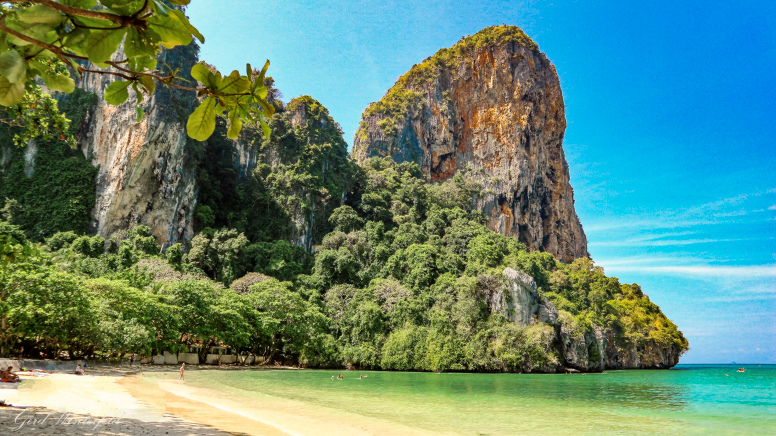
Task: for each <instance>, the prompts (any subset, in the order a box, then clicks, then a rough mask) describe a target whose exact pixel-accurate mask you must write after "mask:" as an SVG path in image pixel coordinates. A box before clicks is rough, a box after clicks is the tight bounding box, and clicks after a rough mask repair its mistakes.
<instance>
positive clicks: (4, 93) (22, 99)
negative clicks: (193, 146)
mask: <svg viewBox="0 0 776 436" xmlns="http://www.w3.org/2000/svg"><path fill="white" fill-rule="evenodd" d="M188 3H189V0H168V1H162V0H100V1H97V0H60V1H55V0H31V1H24V2H22V1H8V2H2V5H0V105H2V106H5V107H6V108H9V109H7V111H6V112H7V115H8V117H9V120H10V121H8V123H10V124H14V125H24V126H25V127H26V132H27V133H25V134H22V135H20V137H19V138H18V141H19V143H21V141H23V140H24V139H30V138H32V137H35V136H39V135H50V134H51V133H52V132H53V131H62V132H64V130H66V128H67V121H66V119H64V117H62V116H61V115H59V113H58V111H57V108H56V104H55V103H52V100H51V98H50V97H49V96H48V94H44V93H41V91H40V88H39V86H38V83H37V80H41V81H42V82H43V83H44V84H45V86H46V87H47V88H48V89H50V90H53V91H59V92H64V93H71V92H73V90H74V89H75V81H74V80H73V78H72V77H71V75H70V71H74V72H75V74H78V75H80V74H83V73H86V72H88V73H94V74H106V75H111V76H114V77H116V79H117V80H116V81H114V82H112V83H111V84H110V85H109V86H108V88H107V89H106V90H105V94H104V98H105V101H106V102H108V103H110V104H114V105H119V104H122V103H124V102H125V101H127V99H128V98H129V92H130V90H132V91H133V92H134V93H135V94H136V95H137V99H136V110H137V119H138V121H140V120H141V119H142V117H143V111H142V107H141V106H140V103H141V102H142V101H143V99H144V97H145V96H148V95H150V94H152V93H153V92H154V91H155V90H156V87H157V85H161V86H168V87H173V88H178V89H183V90H188V91H192V92H195V93H197V96H198V97H200V98H201V99H202V102H201V103H200V105H199V106H198V107H197V108H196V109H195V110H194V111H193V113H191V115H190V116H189V119H188V123H187V125H186V130H187V132H188V135H189V136H190V137H192V138H194V139H196V140H198V141H204V140H205V139H207V138H209V137H210V136H211V135H212V134H213V131H214V129H215V120H216V116H217V115H221V114H224V113H226V116H227V118H228V120H229V130H228V133H227V135H228V136H229V138H233V139H234V138H237V136H238V135H239V133H240V130H241V129H242V126H243V125H244V124H245V123H258V124H260V125H261V126H262V128H263V129H264V130H265V132H266V133H267V135H269V133H268V132H269V127H268V126H267V124H266V123H265V121H264V119H265V118H268V117H271V116H272V114H273V113H274V107H273V106H272V105H270V104H269V103H267V87H266V86H265V85H264V77H265V74H266V71H267V68H268V67H269V61H267V62H266V63H265V64H264V67H263V68H262V69H261V70H255V69H253V68H252V67H251V65H250V64H247V65H246V72H245V75H243V74H240V72H238V71H237V70H235V71H232V72H231V73H230V74H228V75H226V74H222V73H221V72H219V71H217V70H215V68H213V67H212V66H208V65H205V64H203V63H199V64H196V65H194V67H193V68H192V69H191V76H192V77H193V78H194V79H195V80H196V81H197V82H198V83H199V85H195V84H193V83H186V81H185V79H183V78H182V77H181V76H180V72H179V71H177V70H169V71H165V70H164V67H162V66H159V65H157V64H158V62H157V56H158V54H159V53H160V52H161V50H163V49H171V48H174V47H176V46H181V45H187V44H190V43H191V42H192V39H193V38H196V39H198V40H199V41H200V42H204V40H205V38H204V37H203V36H202V34H200V32H199V31H198V30H197V29H196V28H195V27H194V26H192V25H191V23H189V20H188V18H186V15H185V14H184V13H183V10H182V7H183V6H185V5H187V4H188ZM122 43H123V45H122ZM62 139H65V135H64V134H63V137H62Z"/></svg>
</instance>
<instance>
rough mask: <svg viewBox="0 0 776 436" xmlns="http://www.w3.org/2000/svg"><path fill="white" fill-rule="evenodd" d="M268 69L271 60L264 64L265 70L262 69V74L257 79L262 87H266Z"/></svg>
mask: <svg viewBox="0 0 776 436" xmlns="http://www.w3.org/2000/svg"><path fill="white" fill-rule="evenodd" d="M268 68H269V59H267V62H264V68H262V69H261V73H259V77H258V78H257V79H256V80H258V81H259V83H261V84H262V85H264V76H266V74H267V69H268Z"/></svg>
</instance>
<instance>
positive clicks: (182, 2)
mask: <svg viewBox="0 0 776 436" xmlns="http://www.w3.org/2000/svg"><path fill="white" fill-rule="evenodd" d="M169 2H170V3H172V4H174V5H177V6H186V5H188V4H189V2H190V0H169Z"/></svg>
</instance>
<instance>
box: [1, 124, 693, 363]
mask: <svg viewBox="0 0 776 436" xmlns="http://www.w3.org/2000/svg"><path fill="white" fill-rule="evenodd" d="M291 112H292V111H289V113H291ZM354 180H355V183H354V186H355V187H354V189H353V192H351V194H350V195H349V196H348V200H347V204H344V205H342V206H339V207H337V208H336V209H334V211H333V212H332V213H331V214H330V216H329V219H328V221H329V223H330V225H331V226H332V229H333V230H332V231H331V232H330V233H328V234H327V235H326V236H325V237H324V238H323V241H322V243H321V245H320V247H319V248H318V249H317V250H316V252H315V255H314V260H313V263H312V264H309V263H308V264H305V263H304V262H303V263H300V262H298V257H297V256H299V255H300V254H303V251H302V252H295V251H294V250H295V249H294V248H293V247H291V246H290V245H289V244H288V243H287V242H286V241H284V240H277V241H274V242H268V241H264V242H254V243H251V241H250V240H249V239H248V238H246V236H245V235H243V234H242V233H240V232H238V231H236V230H229V229H221V230H217V231H216V230H206V231H204V232H202V233H200V234H199V235H197V236H196V237H195V238H194V240H193V241H192V242H191V246H190V249H189V250H188V252H187V253H183V252H182V251H181V249H180V248H181V247H180V246H179V245H174V246H173V247H170V248H169V249H168V250H167V251H166V253H165V254H164V255H160V254H159V251H158V247H157V245H156V243H155V241H154V238H153V237H152V236H150V233H149V231H148V229H147V228H144V227H142V226H140V227H136V228H134V229H132V230H131V231H129V232H126V233H124V234H117V235H114V236H113V237H111V238H110V240H109V241H108V242H107V243H106V244H103V240H102V238H98V237H95V238H89V237H85V236H82V237H79V236H77V235H75V234H72V233H69V234H57V235H54V236H53V237H52V238H50V239H48V241H47V245H46V246H45V247H41V248H40V249H39V250H29V249H28V250H27V252H26V253H22V250H21V247H20V246H19V245H17V244H14V240H13V234H16V235H17V239H18V232H16V233H14V229H13V226H9V225H5V226H4V227H2V228H0V245H2V247H0V252H2V253H9V252H10V253H14V252H15V253H19V254H18V255H16V256H15V260H14V261H13V263H11V264H10V265H9V266H8V267H4V268H2V269H0V281H1V282H2V286H1V287H2V289H4V290H5V291H3V294H2V295H1V297H2V304H3V305H4V306H5V307H6V308H7V309H8V310H6V311H5V314H4V315H3V316H5V317H6V320H5V323H4V324H3V325H7V326H9V327H8V328H6V329H5V330H4V331H3V332H0V340H1V341H2V346H3V350H4V351H3V352H4V353H9V352H11V350H14V349H18V348H19V347H20V346H22V345H23V346H25V350H26V352H28V353H33V354H34V353H38V352H42V353H44V354H47V355H49V356H53V355H56V354H57V353H59V352H62V351H67V352H68V353H69V355H70V356H71V357H78V356H86V355H90V354H92V353H97V352H99V353H102V354H108V353H113V354H114V355H118V354H119V353H123V352H140V353H145V354H148V353H151V352H161V351H162V350H172V351H175V350H183V349H188V348H190V347H199V348H197V349H198V350H200V352H201V353H203V354H204V353H206V352H207V348H208V347H209V346H214V345H228V346H231V347H232V348H233V349H234V350H235V351H236V352H240V353H253V354H256V355H259V356H263V357H264V358H265V359H267V360H268V361H283V362H287V363H295V364H301V365H306V366H341V365H347V364H352V365H356V366H359V367H365V368H383V369H397V370H426V371H433V370H466V371H536V370H542V369H546V368H554V367H562V366H563V365H564V364H565V362H564V357H563V355H562V354H561V353H559V348H558V347H559V344H558V343H556V334H555V330H554V329H553V327H552V326H550V325H547V324H542V323H539V324H533V325H529V326H520V325H517V324H515V323H514V322H512V321H510V320H509V319H508V318H507V316H506V315H508V313H507V314H505V313H503V312H499V311H497V310H493V309H492V299H493V297H494V295H497V294H498V292H500V290H502V289H503V288H504V286H505V281H504V280H505V279H504V277H503V274H502V271H503V270H504V268H505V267H512V268H514V269H517V270H519V271H524V272H526V273H528V274H529V275H530V276H531V277H533V279H534V280H535V282H536V284H537V287H538V289H537V291H538V293H539V295H540V298H541V299H543V300H548V301H549V302H551V303H552V304H553V305H554V306H555V307H556V308H557V309H558V312H559V314H558V318H559V319H560V320H562V322H563V323H564V326H566V327H564V328H569V329H571V330H572V332H571V333H570V334H572V335H584V334H586V332H589V331H591V329H592V328H594V326H598V327H600V328H604V329H607V330H608V331H611V332H613V333H614V339H613V340H614V346H615V347H617V348H618V349H623V350H626V349H634V350H637V352H641V351H638V350H644V349H645V347H646V346H647V345H648V344H650V343H651V344H656V345H657V346H659V347H663V348H664V349H665V350H671V351H672V352H673V353H676V354H677V355H678V354H681V352H683V351H684V350H686V349H687V341H686V339H685V338H684V337H683V336H682V334H681V332H679V331H678V330H677V328H676V326H675V325H674V324H673V323H672V322H671V321H670V320H668V319H667V318H666V317H665V316H664V315H663V314H662V313H661V312H660V309H659V308H658V307H657V306H655V305H654V304H653V303H651V302H650V301H649V299H648V298H647V297H646V296H645V295H644V294H643V293H642V292H641V290H640V289H639V288H638V286H637V285H627V284H625V285H624V284H620V283H619V281H618V280H617V279H615V278H610V277H607V276H605V275H604V274H603V271H602V270H601V269H600V268H599V267H596V266H594V264H593V263H592V262H591V261H590V260H588V259H578V260H576V261H575V262H573V263H571V264H562V263H560V262H558V261H557V260H556V259H555V258H553V257H552V256H551V255H550V254H547V253H540V252H528V251H527V250H526V249H525V246H524V245H522V244H521V243H519V242H517V241H516V240H515V239H512V238H507V237H504V236H502V235H499V234H496V233H493V232H491V231H489V230H488V229H487V228H486V227H485V226H484V224H483V223H484V218H483V217H482V216H481V214H480V213H479V212H477V211H471V210H470V209H469V201H470V198H471V195H472V193H473V188H472V187H471V186H467V185H466V184H465V183H464V182H463V181H462V180H461V179H460V178H453V179H451V180H448V181H446V182H444V183H436V184H430V183H428V182H426V181H424V180H422V179H421V178H420V171H419V169H418V167H417V165H415V164H413V163H403V164H395V163H393V162H392V161H390V160H389V159H372V160H370V161H368V162H367V164H366V165H365V166H364V167H363V168H359V169H357V173H356V174H355V176H354ZM3 229H4V230H3ZM4 235H8V236H4ZM17 242H21V241H17ZM103 247H106V248H105V249H104V250H103ZM296 249H298V250H301V249H300V248H298V247H297V248H296ZM73 295H78V298H77V299H75V300H72V301H71V300H70V299H71V298H72V297H73ZM43 301H47V302H48V303H46V304H43V303H42V302H43ZM64 306H67V308H65V307H64ZM58 310H62V311H63V313H62V315H61V316H62V317H63V318H62V320H63V322H62V323H58V324H56V325H53V324H52V325H49V324H46V323H37V322H35V321H34V320H36V319H41V317H45V316H46V313H55V312H57V311H58ZM203 350H204V351H203ZM588 351H589V357H590V359H591V360H596V361H598V360H600V359H602V358H603V356H601V355H600V354H599V353H598V351H597V349H594V348H591V349H590V350H588ZM203 357H204V356H203Z"/></svg>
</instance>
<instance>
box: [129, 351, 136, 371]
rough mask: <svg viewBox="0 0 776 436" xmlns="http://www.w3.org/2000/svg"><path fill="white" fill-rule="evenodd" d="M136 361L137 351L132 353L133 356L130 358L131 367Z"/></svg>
mask: <svg viewBox="0 0 776 436" xmlns="http://www.w3.org/2000/svg"><path fill="white" fill-rule="evenodd" d="M133 363H135V353H132V357H130V358H129V367H130V368H131V367H132V364H133Z"/></svg>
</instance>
